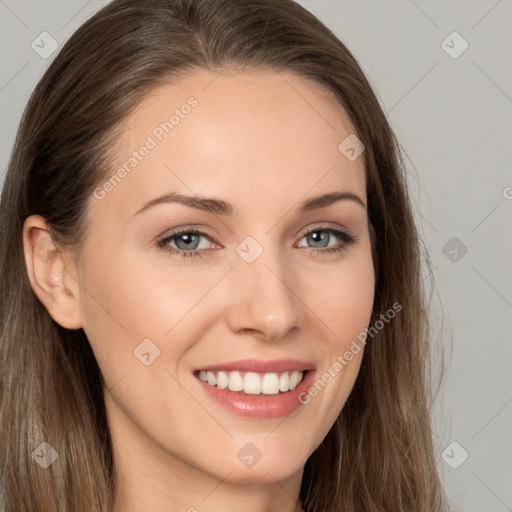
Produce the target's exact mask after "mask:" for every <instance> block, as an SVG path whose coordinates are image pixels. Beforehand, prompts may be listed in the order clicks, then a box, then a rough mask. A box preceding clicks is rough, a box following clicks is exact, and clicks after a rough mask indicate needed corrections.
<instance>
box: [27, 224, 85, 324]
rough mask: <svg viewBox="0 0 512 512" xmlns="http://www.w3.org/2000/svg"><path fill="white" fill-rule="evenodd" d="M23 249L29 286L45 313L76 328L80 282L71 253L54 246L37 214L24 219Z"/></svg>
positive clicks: (78, 320)
mask: <svg viewBox="0 0 512 512" xmlns="http://www.w3.org/2000/svg"><path fill="white" fill-rule="evenodd" d="M23 251H24V254H25V263H26V266H27V273H28V278H29V280H30V284H31V286H32V289H33V290H34V292H35V294H36V295H37V297H38V298H39V300H40V301H41V302H42V303H43V305H44V306H45V307H46V309H47V310H48V313H50V315H51V317H52V318H53V319H54V320H55V321H56V322H57V323H58V324H59V325H61V326H62V327H65V328H66V329H80V328H81V327H82V318H81V314H80V308H79V293H78V292H79V290H80V286H79V283H78V278H77V277H76V276H77V272H76V269H75V265H74V261H73V258H72V254H71V252H70V251H66V252H65V251H63V250H61V249H59V248H58V247H57V245H56V244H55V243H54V241H53V239H52V238H51V236H50V233H49V231H48V230H47V226H46V222H45V220H44V218H43V217H41V216H40V215H30V216H29V217H27V218H26V219H25V222H24V224H23Z"/></svg>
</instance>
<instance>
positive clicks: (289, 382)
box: [195, 370, 307, 395]
mask: <svg viewBox="0 0 512 512" xmlns="http://www.w3.org/2000/svg"><path fill="white" fill-rule="evenodd" d="M306 373H307V370H304V371H286V372H271V373H256V372H244V371H222V370H221V371H205V370H201V371H197V372H195V376H196V377H197V378H198V379H200V380H201V381H203V382H204V383H206V384H208V385H210V386H212V387H216V388H218V389H227V390H230V391H234V392H240V393H241V394H246V395H278V394H283V393H287V392H288V391H292V390H293V389H295V388H296V387H297V385H298V384H299V383H300V382H301V381H302V379H303V378H304V375H305V374H306Z"/></svg>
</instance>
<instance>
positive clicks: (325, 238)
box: [309, 231, 329, 247]
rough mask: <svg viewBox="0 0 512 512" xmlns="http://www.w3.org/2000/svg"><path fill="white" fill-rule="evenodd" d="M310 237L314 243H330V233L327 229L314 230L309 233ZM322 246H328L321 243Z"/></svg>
mask: <svg viewBox="0 0 512 512" xmlns="http://www.w3.org/2000/svg"><path fill="white" fill-rule="evenodd" d="M309 237H310V240H311V241H312V242H313V244H322V242H325V243H326V244H328V242H329V233H327V231H313V232H311V233H310V234H309ZM313 247H318V245H313ZM320 247H326V245H320Z"/></svg>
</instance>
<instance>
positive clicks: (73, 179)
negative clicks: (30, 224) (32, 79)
mask: <svg viewBox="0 0 512 512" xmlns="http://www.w3.org/2000/svg"><path fill="white" fill-rule="evenodd" d="M226 68H234V69H267V70H269V71H272V70H273V71H275V72H281V71H292V72H295V73H296V74H298V75H299V76H301V77H303V78H306V79H311V80H314V81H315V82H316V83H317V84H319V86H324V87H327V89H328V90H330V91H332V92H333V93H334V95H335V97H336V98H337V99H338V100H339V102H340V103H341V104H342V106H343V107H344V108H345V110H346V112H347V113H348V115H349V117H350V120H351V122H352V124H353V126H355V128H356V130H357V136H358V137H359V138H360V139H361V140H362V142H363V143H364V145H365V146H366V151H365V153H364V159H365V165H366V183H367V196H368V215H369V227H370V233H371V240H372V255H373V260H374V266H375V269H376V288H375V302H374V308H373V318H374V319H375V318H380V315H382V314H385V312H386V311H387V310H388V309H389V308H390V307H391V305H392V304H394V303H395V302H397V303H399V304H400V305H401V306H402V310H401V311H400V313H399V314H397V315H396V317H395V318H394V319H393V321H391V322H388V323H386V325H385V326H384V328H383V329H381V330H380V331H379V332H378V334H376V335H375V336H372V337H369V338H368V340H367V346H366V350H365V353H364V357H363V361H362V365H361V369H360V373H359V375H358V378H357V380H356V383H355V386H354V388H353V391H352V393H351V395H350V397H349V399H348V401H347V403H346V404H345V406H344V408H343V410H342V412H341V414H340V416H339V418H338V419H337V420H336V422H335V424H334V425H333V427H332V429H331V430H330V432H329V433H328V435H327V437H326V438H325V439H324V441H323V442H322V444H321V445H320V446H319V447H318V449H317V450H316V451H315V452H314V453H313V454H312V455H311V457H310V458H309V459H308V461H307V463H306V466H305V471H304V476H303V481H302V486H301V490H300V499H301V501H302V503H303V506H304V509H305V510H306V511H307V512H328V511H350V512H362V511H367V512H377V511H389V512H391V511H392V512H405V511H411V512H412V511H414V512H438V511H441V510H444V507H445V505H444V503H445V500H444V497H443V492H442V489H441V484H440V481H439V478H438V474H437V471H436V459H435V456H434V450H433V442H432V431H431V426H430V419H429V407H430V401H431V392H430V381H429V378H428V377H429V371H428V361H429V357H430V356H429V321H428V314H427V311H428V308H427V300H426V296H425V292H424V289H423V284H422V279H421V271H420V267H421V260H422V258H421V256H422V251H421V239H420V237H419V235H418V232H417V230H416V227H415V224H414V220H413V215H412V207H411V204H410V199H409V194H408V190H407V183H406V179H405V171H404V165H403V162H402V158H401V153H400V146H399V144H398V142H397V140H396V138H395V136H394V134H393V132H392V130H391V128H390V125H389V124H388V121H387V119H386V117H385V115H384V113H383V110H382V108H381V106H380V105H379V102H378V100H377V98H376V95H375V94H374V92H373V91H372V88H371V86H370V84H369V83H368V81H367V79H366V77H365V75H364V73H363V71H362V70H361V68H360V66H359V65H358V63H357V62H356V60H355V58H354V57H353V56H352V54H351V53H350V52H349V51H348V49H347V48H346V46H345V45H344V44H343V43H342V42H341V41H340V40H339V39H338V38H337V37H336V36H335V35H334V34H333V33H332V32H331V31H330V30H329V29H328V28H326V27H325V26H324V25H323V24H322V23H321V22H320V21H319V20H318V19H317V18H316V17H315V16H313V15H312V14H311V13H309V12H308V11H307V10H305V9H304V8H302V7H301V6H300V5H298V4H297V3H295V2H293V1H292V0H215V1H212V0H209V1H208V0H114V1H113V2H112V3H110V4H109V5H107V6H106V7H104V8H103V9H101V10H100V11H99V12H98V13H97V14H95V15H94V16H93V17H92V18H90V19H89V20H88V21H86V22H85V23H84V24H83V25H82V26H81V27H80V28H79V29H78V30H77V31H76V32H75V33H74V34H73V35H72V37H71V38H70V39H69V40H68V41H67V42H66V44H65V45H64V46H63V47H62V50H61V51H60V53H59V54H58V55H57V57H56V58H55V60H54V61H53V62H52V64H51V65H50V66H49V68H48V70H47V71H46V73H45V74H44V76H43V77H42V79H41V80H40V82H39V83H38V85H37V87H36V88H35V90H34V92H33V94H32V96H31V98H30V101H29V103H28V105H27V108H26V110H25V112H24V115H23V119H22V121H21V125H20V128H19V131H18V134H17V138H16V143H15V147H14V150H13V153H12V156H11V160H10V164H9V168H8V171H7V176H6V180H5V184H4V187H3V191H2V197H1V209H0V215H1V217H0V221H1V224H0V231H1V237H2V244H1V249H0V250H1V253H0V276H1V283H2V286H1V288H0V329H1V333H0V352H1V358H2V368H1V373H0V377H1V378H0V460H1V483H2V488H3V489H2V491H3V494H4V504H3V505H2V508H1V510H2V511H17V512H18V511H30V512H50V511H60V512H71V511H73V512H90V511H91V510H94V511H102V512H110V511H111V510H112V507H113V499H114V495H115V477H114V475H115V472H114V471H115V468H114V464H113V454H112V445H111V439H110V436H109V431H108V425H107V421H106V414H105V405H104V399H103V385H104V382H103V379H102V375H101V372H100V369H99V367H98V365H97V362H96V360H95V358H94V355H93V353H92V350H91V347H90V345H89V342H88V340H87V338H86V336H85V334H84V332H83V330H82V329H77V330H68V329H65V328H62V327H61V326H60V325H58V324H57V323H56V322H55V321H53V319H52V318H51V317H50V315H49V313H48V312H47V310H46V309H45V307H44V306H43V305H42V303H41V302H40V301H39V300H38V299H37V297H36V295H35V293H34V292H33V290H32V289H31V285H30V282H29V279H28V277H27V272H26V268H25V264H24V255H23V243H22V230H23V222H24V220H25V219H26V217H27V216H29V215H31V214H39V215H42V216H43V217H44V218H45V220H46V222H47V227H48V229H49V231H50V233H51V234H52V236H53V237H54V240H55V241H56V243H58V244H61V245H62V246H65V245H66V246H70V247H74V248H77V254H78V255H79V254H80V252H79V250H78V249H79V248H80V247H81V246H80V242H83V240H84V239H85V236H86V228H87V224H86V222H85V218H86V213H87V204H88V201H89V200H90V198H91V194H92V193H93V190H94V189H95V187H96V186H97V185H98V184H99V183H101V182H102V180H104V179H105V176H110V174H111V169H110V167H109V155H111V154H112V151H113V150H115V145H114V142H115V140H116V134H117V133H118V130H117V128H118V127H119V126H120V125H121V124H122V122H123V120H124V119H125V118H126V117H127V116H128V114H129V113H130V112H131V111H132V110H133V108H134V107H136V106H137V104H138V103H139V102H140V100H141V99H142V98H143V97H144V95H145V94H147V93H148V92H149V91H150V90H151V89H153V88H154V87H156V86H157V85H160V84H163V83H169V82H170V81H172V80H173V78H175V77H176V78H177V77H179V76H181V75H183V74H184V73H186V72H187V71H192V70H194V69H209V70H213V71H216V72H220V71H221V70H222V69H226ZM109 169H110V170H109ZM427 264H428V265H429V268H430V263H429V262H428V260H427ZM42 442H48V443H49V444H50V445H51V446H52V447H53V449H55V451H56V453H57V454H58V459H57V460H56V461H55V462H54V463H53V464H52V465H51V466H50V467H48V468H47V469H45V470H43V469H42V468H41V467H39V465H38V464H35V463H34V461H33V460H32V455H31V454H32V452H33V451H34V450H35V449H36V448H38V447H39V446H40V445H41V443H42Z"/></svg>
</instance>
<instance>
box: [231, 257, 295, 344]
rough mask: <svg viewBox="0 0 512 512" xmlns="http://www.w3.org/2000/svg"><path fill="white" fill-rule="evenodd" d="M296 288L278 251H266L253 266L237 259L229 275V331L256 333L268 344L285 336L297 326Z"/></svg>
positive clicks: (291, 271)
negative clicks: (269, 341)
mask: <svg viewBox="0 0 512 512" xmlns="http://www.w3.org/2000/svg"><path fill="white" fill-rule="evenodd" d="M296 288H297V279H295V278H294V274H293V269H292V268H290V267H289V266H288V267H286V266H285V264H284V262H283V261H282V257H281V255H280V254H279V251H278V250H277V249H275V250H270V249H265V250H264V251H263V253H262V254H261V255H260V256H259V257H258V258H257V259H256V260H255V261H253V262H252V263H248V262H247V261H245V260H244V259H243V258H241V257H238V256H237V257H236V261H235V263H234V268H233V270H232V271H231V272H230V294H231V296H230V301H229V304H230V311H229V315H228V321H229V324H230V327H231V329H232V330H233V331H234V332H239V333H240V332H247V331H249V332H253V331H256V332H257V333H258V334H260V335H261V336H264V337H265V338H267V339H268V340H271V341H275V340H279V339H280V338H282V337H284V336H285V335H286V334H287V333H288V332H289V331H291V330H292V329H293V328H294V327H299V320H300V318H301V315H300V308H301V305H302V302H301V300H300V298H299V297H298V295H297V293H296V291H295V289H296Z"/></svg>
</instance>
